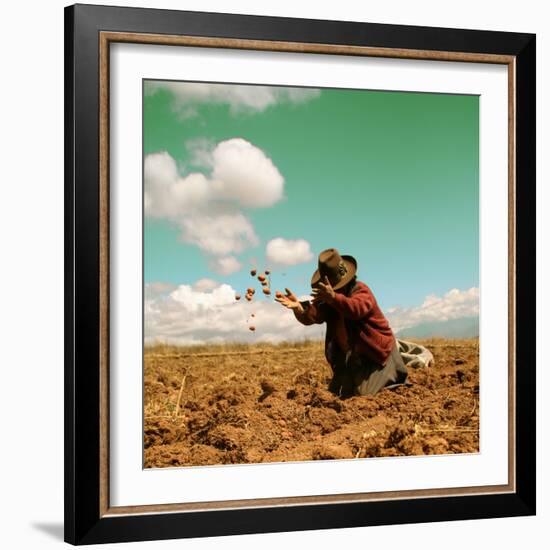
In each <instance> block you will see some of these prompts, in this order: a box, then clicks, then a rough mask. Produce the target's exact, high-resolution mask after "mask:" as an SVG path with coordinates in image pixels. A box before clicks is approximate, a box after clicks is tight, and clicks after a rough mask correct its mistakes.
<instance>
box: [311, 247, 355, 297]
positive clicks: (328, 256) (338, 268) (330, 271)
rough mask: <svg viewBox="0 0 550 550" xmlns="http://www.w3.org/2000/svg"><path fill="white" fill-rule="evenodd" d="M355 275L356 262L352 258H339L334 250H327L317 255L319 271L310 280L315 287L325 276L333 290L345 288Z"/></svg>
mask: <svg viewBox="0 0 550 550" xmlns="http://www.w3.org/2000/svg"><path fill="white" fill-rule="evenodd" d="M356 273H357V262H356V261H355V258H354V257H353V256H340V254H339V252H338V250H336V248H327V250H323V252H321V254H319V269H317V271H316V272H315V273H314V274H313V277H312V278H311V286H312V287H315V286H317V284H318V283H319V282H320V281H322V280H323V279H324V278H325V276H326V277H328V280H329V281H330V284H331V286H332V288H333V289H334V290H338V289H339V288H342V287H343V286H346V285H347V284H348V283H349V282H350V281H351V280H352V279H353V277H354V276H355V274H356Z"/></svg>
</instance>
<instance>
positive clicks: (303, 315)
mask: <svg viewBox="0 0 550 550" xmlns="http://www.w3.org/2000/svg"><path fill="white" fill-rule="evenodd" d="M356 273H357V262H356V260H355V258H353V257H352V256H340V254H339V253H338V251H337V250H336V249H334V248H329V249H327V250H324V251H323V252H321V254H319V265H318V269H317V271H315V273H314V274H313V277H312V278H311V286H312V288H313V290H312V296H313V300H312V301H305V302H300V301H299V300H298V298H297V297H296V296H295V294H294V293H293V292H292V291H291V290H289V289H288V288H287V289H285V290H286V295H278V296H277V297H276V298H275V299H276V300H277V301H278V302H279V303H281V304H282V305H283V306H285V307H287V308H289V309H291V310H292V311H293V312H294V315H295V317H296V319H297V320H298V321H299V322H300V323H302V324H304V325H312V324H321V323H326V324H327V332H326V338H325V357H326V359H327V361H328V363H329V364H330V366H331V368H332V373H333V376H332V380H331V382H330V385H329V390H330V391H332V392H333V393H335V394H337V395H340V396H341V397H349V396H351V395H374V394H375V393H377V392H378V391H379V390H381V389H382V388H384V387H387V386H392V385H397V384H403V383H404V382H406V380H407V369H406V367H405V364H404V363H403V360H402V358H401V355H400V353H399V350H398V347H397V341H396V339H395V336H394V335H393V332H392V330H391V328H390V325H389V323H388V321H387V319H386V317H385V316H384V314H383V313H382V311H381V310H380V308H379V306H378V304H377V302H376V299H375V297H374V295H373V293H372V291H371V290H370V288H369V287H368V286H367V285H366V284H365V283H362V282H361V281H358V280H357V276H356Z"/></svg>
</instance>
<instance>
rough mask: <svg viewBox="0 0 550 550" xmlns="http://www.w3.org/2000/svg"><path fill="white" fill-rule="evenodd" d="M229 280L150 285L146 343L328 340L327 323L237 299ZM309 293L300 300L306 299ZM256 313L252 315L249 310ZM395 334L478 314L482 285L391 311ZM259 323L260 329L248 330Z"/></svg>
mask: <svg viewBox="0 0 550 550" xmlns="http://www.w3.org/2000/svg"><path fill="white" fill-rule="evenodd" d="M235 293H236V290H235V289H234V288H233V287H231V286H230V285H227V284H219V283H216V282H215V281H212V280H210V279H200V280H199V281H197V282H196V283H194V284H193V285H179V286H177V287H176V286H175V285H167V284H164V283H150V284H146V285H145V342H146V343H147V344H151V343H154V342H166V343H170V344H177V345H189V344H202V343H223V342H273V343H277V342H283V341H289V340H290V341H293V340H294V341H297V340H303V339H323V338H324V335H325V326H324V325H314V326H309V327H306V326H303V325H301V324H300V323H298V321H296V319H295V318H294V315H293V313H292V312H291V311H289V310H287V309H285V308H283V307H282V306H281V305H279V304H278V303H275V302H274V301H273V297H268V298H266V297H264V296H261V295H258V293H257V295H256V298H255V299H254V301H253V302H251V303H249V302H246V301H244V300H242V299H241V300H240V301H236V300H235ZM308 298H309V297H308V296H302V297H301V298H300V299H302V300H306V299H308ZM251 313H254V315H255V316H254V318H253V319H251V317H250V314H251ZM386 314H387V316H388V319H389V321H390V324H391V326H392V329H393V330H394V332H397V331H399V330H401V329H404V328H407V327H411V326H415V325H417V324H420V323H425V322H429V321H445V320H449V319H461V318H464V317H472V316H475V315H478V314H479V289H478V288H470V289H469V290H463V291H461V290H458V289H452V290H450V291H449V292H447V293H446V294H445V295H443V296H441V297H439V296H436V295H430V296H427V297H426V299H425V300H424V302H423V303H422V304H421V305H420V306H418V307H411V308H399V307H395V308H390V309H389V310H387V311H386ZM249 324H254V326H255V327H256V331H255V332H254V333H251V332H250V331H249V330H248V326H249Z"/></svg>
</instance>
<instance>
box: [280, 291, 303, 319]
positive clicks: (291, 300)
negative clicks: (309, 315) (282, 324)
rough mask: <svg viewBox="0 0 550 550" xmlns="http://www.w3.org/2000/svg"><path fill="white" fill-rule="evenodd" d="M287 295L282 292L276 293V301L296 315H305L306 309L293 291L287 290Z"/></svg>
mask: <svg viewBox="0 0 550 550" xmlns="http://www.w3.org/2000/svg"><path fill="white" fill-rule="evenodd" d="M285 292H286V295H285V294H283V293H282V292H276V293H275V301H276V302H279V303H280V304H282V305H283V306H285V307H286V308H288V309H292V310H293V311H294V313H303V312H304V308H303V307H302V304H301V303H300V301H299V300H298V298H297V297H296V294H294V292H292V290H290V289H288V288H285Z"/></svg>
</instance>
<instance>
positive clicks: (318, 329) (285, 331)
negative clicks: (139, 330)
mask: <svg viewBox="0 0 550 550" xmlns="http://www.w3.org/2000/svg"><path fill="white" fill-rule="evenodd" d="M235 294H236V291H235V289H233V288H232V287H231V286H230V285H227V284H222V285H219V286H217V287H215V288H213V289H210V290H209V291H199V290H197V289H195V288H193V287H192V286H190V285H180V286H179V287H177V288H176V289H175V290H172V291H171V292H167V293H165V294H164V295H161V296H155V297H154V298H153V299H146V301H145V342H146V343H153V342H166V343H172V344H180V345H187V344H198V343H208V342H210V343H219V342H262V341H263V342H282V341H289V340H290V341H296V340H302V339H305V338H309V339H321V338H323V337H324V326H322V325H314V326H310V327H306V326H304V325H301V324H300V323H298V321H297V320H296V319H295V317H294V315H293V313H292V312H291V311H290V310H288V309H286V308H284V307H282V306H281V305H280V304H278V303H276V302H274V300H273V297H269V298H267V297H263V296H261V297H257V298H255V299H254V301H253V302H250V303H249V302H246V301H244V300H242V299H241V300H240V301H236V300H235ZM251 313H254V317H253V318H252V317H251ZM250 324H253V325H254V326H255V327H256V331H255V332H254V333H252V332H250V330H249V329H248V327H249V325H250Z"/></svg>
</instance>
